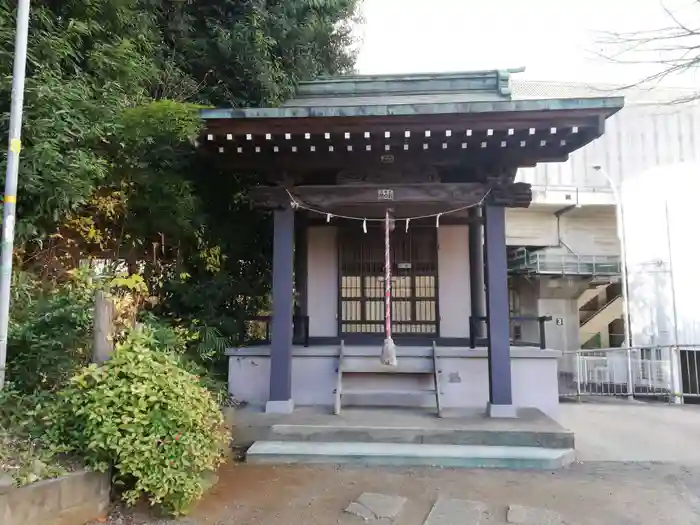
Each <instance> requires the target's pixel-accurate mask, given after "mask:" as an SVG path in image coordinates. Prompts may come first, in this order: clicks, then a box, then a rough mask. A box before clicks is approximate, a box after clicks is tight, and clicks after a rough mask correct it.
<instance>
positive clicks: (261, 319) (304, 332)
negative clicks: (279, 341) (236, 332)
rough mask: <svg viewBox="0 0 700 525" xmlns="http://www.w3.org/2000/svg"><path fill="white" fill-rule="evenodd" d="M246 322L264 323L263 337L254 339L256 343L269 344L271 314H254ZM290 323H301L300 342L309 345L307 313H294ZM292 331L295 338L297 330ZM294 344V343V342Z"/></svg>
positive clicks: (296, 324)
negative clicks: (259, 339)
mask: <svg viewBox="0 0 700 525" xmlns="http://www.w3.org/2000/svg"><path fill="white" fill-rule="evenodd" d="M248 322H258V323H265V338H264V339H263V340H261V341H255V342H256V343H259V344H260V343H262V344H270V342H271V340H272V338H271V333H270V324H271V323H272V316H271V315H254V316H251V317H249V318H248ZM292 323H293V324H294V325H295V327H296V326H298V323H300V324H301V338H302V341H301V344H303V345H304V346H305V347H308V346H309V316H308V315H294V316H292ZM293 333H294V335H295V337H294V339H297V338H296V334H297V330H293ZM295 344H296V343H295Z"/></svg>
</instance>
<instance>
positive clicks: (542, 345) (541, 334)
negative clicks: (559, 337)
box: [537, 317, 547, 350]
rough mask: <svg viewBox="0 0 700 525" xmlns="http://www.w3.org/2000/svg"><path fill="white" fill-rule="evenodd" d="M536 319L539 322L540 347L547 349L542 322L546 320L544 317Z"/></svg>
mask: <svg viewBox="0 0 700 525" xmlns="http://www.w3.org/2000/svg"><path fill="white" fill-rule="evenodd" d="M537 321H539V323H540V348H541V349H542V350H546V349H547V336H546V330H545V326H544V323H545V322H546V321H547V318H546V317H538V318H537Z"/></svg>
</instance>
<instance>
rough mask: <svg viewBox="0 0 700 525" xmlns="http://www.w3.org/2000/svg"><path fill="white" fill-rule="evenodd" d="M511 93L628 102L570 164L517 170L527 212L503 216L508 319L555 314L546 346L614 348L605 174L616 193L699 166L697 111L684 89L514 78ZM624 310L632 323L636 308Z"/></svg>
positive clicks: (611, 234) (616, 309)
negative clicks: (625, 185)
mask: <svg viewBox="0 0 700 525" xmlns="http://www.w3.org/2000/svg"><path fill="white" fill-rule="evenodd" d="M511 85H512V88H513V96H514V98H520V99H528V98H543V97H546V98H549V97H556V98H561V97H576V98H581V97H587V96H591V97H599V96H610V95H613V94H615V95H620V94H622V95H624V96H625V98H626V103H625V108H624V109H623V110H622V111H620V112H619V113H618V114H616V115H615V116H613V117H612V118H611V119H609V120H608V121H607V122H606V124H605V125H606V130H605V133H604V134H603V135H602V136H601V137H600V138H599V139H597V140H595V141H594V142H592V143H590V144H589V145H587V146H585V147H584V148H582V149H581V150H579V151H576V152H574V153H573V154H572V155H571V157H570V160H569V161H568V162H566V163H552V164H549V163H544V164H539V165H538V166H537V167H536V168H526V169H521V170H520V172H519V174H518V180H520V181H523V182H529V183H531V184H532V185H533V202H532V205H531V207H530V208H529V209H522V210H509V214H508V222H507V233H508V238H507V243H508V246H509V248H510V250H511V262H510V271H511V275H512V279H511V281H512V283H511V288H512V292H511V308H512V311H513V315H549V316H552V317H553V319H554V321H553V322H550V323H548V324H547V327H546V335H547V347H548V348H554V349H560V350H576V349H579V348H582V347H583V348H596V347H599V348H606V347H610V346H621V344H622V343H623V341H624V333H625V328H624V323H623V303H622V299H621V297H620V295H621V293H620V292H621V284H620V245H619V241H618V235H617V230H616V206H615V199H614V195H613V192H612V190H611V187H610V182H609V180H608V176H609V177H610V178H612V179H613V181H615V183H616V184H617V185H618V186H620V187H622V182H623V181H627V182H629V181H630V180H631V179H634V178H635V177H641V176H643V175H644V174H645V173H647V172H648V171H649V170H651V169H654V168H656V169H657V170H656V173H658V174H659V176H662V174H663V172H664V170H663V167H669V169H670V167H671V166H673V165H676V164H679V163H687V162H692V161H697V160H698V158H699V157H700V105H699V104H698V103H696V102H693V101H690V99H691V98H692V95H693V93H692V92H689V91H687V90H669V89H660V88H658V89H641V88H631V89H622V90H621V89H617V88H615V87H614V86H585V85H581V84H567V83H552V82H531V81H518V80H513V81H512V83H511ZM659 168H660V169H659ZM606 175H607V176H606ZM632 306H633V305H632ZM630 310H631V313H632V315H633V314H634V312H635V308H633V307H631V308H630ZM632 324H633V325H634V319H633V320H632ZM533 329H535V327H528V326H522V327H515V328H514V330H515V331H516V332H518V333H515V334H513V336H514V338H516V339H517V338H518V337H523V338H525V339H528V338H529V334H528V333H527V332H528V330H533ZM633 343H634V338H633ZM564 367H566V364H564Z"/></svg>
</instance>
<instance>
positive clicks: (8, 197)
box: [5, 195, 17, 204]
mask: <svg viewBox="0 0 700 525" xmlns="http://www.w3.org/2000/svg"><path fill="white" fill-rule="evenodd" d="M5 202H7V203H10V204H14V203H16V202H17V197H15V196H14V195H5Z"/></svg>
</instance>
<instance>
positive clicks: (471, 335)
mask: <svg viewBox="0 0 700 525" xmlns="http://www.w3.org/2000/svg"><path fill="white" fill-rule="evenodd" d="M475 324H476V323H475V322H474V316H473V315H470V316H469V348H476V330H475V329H474V325H475Z"/></svg>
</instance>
